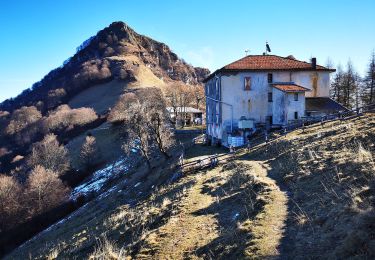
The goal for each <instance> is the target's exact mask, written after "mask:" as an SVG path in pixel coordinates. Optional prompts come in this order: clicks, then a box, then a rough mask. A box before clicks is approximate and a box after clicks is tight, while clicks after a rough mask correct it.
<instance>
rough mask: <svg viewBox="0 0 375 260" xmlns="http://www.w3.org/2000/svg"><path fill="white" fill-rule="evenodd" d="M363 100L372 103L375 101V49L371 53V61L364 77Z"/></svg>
mask: <svg viewBox="0 0 375 260" xmlns="http://www.w3.org/2000/svg"><path fill="white" fill-rule="evenodd" d="M362 99H363V102H364V103H365V104H372V103H374V102H375V51H373V52H372V54H371V59H370V63H369V65H368V69H367V73H366V76H365V78H364V91H363V97H362Z"/></svg>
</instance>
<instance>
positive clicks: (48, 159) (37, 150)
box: [28, 134, 70, 174]
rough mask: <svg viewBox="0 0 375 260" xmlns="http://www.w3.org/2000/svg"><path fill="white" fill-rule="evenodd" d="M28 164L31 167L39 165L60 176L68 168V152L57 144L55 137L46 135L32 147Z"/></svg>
mask: <svg viewBox="0 0 375 260" xmlns="http://www.w3.org/2000/svg"><path fill="white" fill-rule="evenodd" d="M28 164H29V166H31V167H36V166H37V165H41V166H43V167H44V168H46V169H48V170H51V171H53V172H56V173H57V174H62V173H64V172H66V171H67V170H68V169H69V168H70V160H69V155H68V150H67V149H66V148H65V147H64V146H63V145H60V144H59V141H58V140H57V138H56V135H54V134H48V135H46V136H45V137H44V139H43V140H42V141H41V142H38V143H35V144H34V145H33V147H32V151H31V155H30V158H29V160H28Z"/></svg>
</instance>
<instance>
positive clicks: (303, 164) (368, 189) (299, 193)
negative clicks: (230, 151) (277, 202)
mask: <svg viewBox="0 0 375 260" xmlns="http://www.w3.org/2000/svg"><path fill="white" fill-rule="evenodd" d="M374 127H375V116H374V115H372V114H368V115H365V116H364V117H362V118H360V119H352V120H349V121H342V122H340V121H336V122H331V123H328V124H325V125H324V126H321V125H320V124H316V125H313V126H310V127H308V128H307V129H306V130H305V131H304V132H302V131H301V130H297V131H295V132H293V133H291V134H288V135H287V136H286V137H284V138H282V139H280V140H278V141H277V142H275V143H274V144H272V146H271V147H268V148H265V147H260V148H258V149H254V152H253V153H252V155H251V156H249V157H248V158H249V159H257V160H259V159H261V160H266V161H267V163H268V164H269V165H270V170H269V174H270V175H271V176H272V177H274V178H275V179H276V180H277V181H278V183H279V185H281V186H282V187H283V189H284V190H286V191H287V192H288V194H289V203H288V216H287V219H288V220H287V223H286V230H285V237H284V238H283V240H282V241H281V252H282V253H281V256H282V257H285V258H340V259H342V258H348V257H361V258H372V257H375V255H374V252H373V250H372V248H373V247H372V245H373V243H374V241H375V240H374V236H373V235H372V234H373V233H374V230H375V229H374V224H375V222H372V221H373V219H372V220H371V218H366V219H367V221H364V220H363V218H364V216H365V215H366V216H368V215H369V214H370V213H371V214H374V201H375V200H374V199H375V196H374V194H375V189H374V185H373V183H374V181H375V180H374V178H375V168H374V162H373V154H374V151H375V147H374V143H375V135H374V134H373V130H374ZM364 222H365V223H366V224H364ZM359 238H361V239H359ZM362 238H363V239H362Z"/></svg>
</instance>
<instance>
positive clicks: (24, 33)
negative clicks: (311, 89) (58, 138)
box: [0, 0, 375, 101]
mask: <svg viewBox="0 0 375 260" xmlns="http://www.w3.org/2000/svg"><path fill="white" fill-rule="evenodd" d="M119 20H121V21H124V22H126V23H127V24H129V25H130V26H131V27H132V28H133V29H135V30H136V31H137V32H139V33H141V34H144V35H147V36H150V37H152V38H154V39H156V40H158V41H162V42H164V43H166V44H168V45H169V46H170V47H171V49H172V50H174V51H175V52H176V53H177V54H178V55H179V56H180V57H182V58H183V59H185V60H186V61H187V62H189V63H191V64H193V65H194V66H203V67H208V68H209V69H211V70H215V69H217V68H220V67H222V66H224V65H226V64H227V63H230V62H232V61H234V60H236V59H239V58H241V57H242V56H244V55H245V52H244V51H245V49H250V54H261V53H262V52H263V51H264V45H265V42H266V41H268V42H269V44H270V46H271V49H272V54H276V55H281V56H287V55H289V54H293V55H294V56H295V57H296V58H297V59H301V60H308V59H309V58H310V57H312V56H314V57H317V59H318V63H320V64H323V65H324V64H325V63H326V60H327V58H328V57H330V58H331V60H332V61H333V62H334V64H336V65H337V64H338V63H341V64H343V65H345V64H346V63H347V61H348V59H349V58H350V59H351V61H352V62H353V64H354V66H355V68H356V69H357V71H358V72H360V73H361V74H363V73H364V71H365V69H366V65H367V63H368V60H369V57H370V54H371V52H372V50H373V49H374V48H375V33H374V28H375V1H372V0H367V1H366V0H361V1H357V0H351V1H350V0H341V1H333V0H332V1H329V0H325V1H323V0H317V1H308V0H305V1H303V0H299V1H297V0H285V1H277V0H265V1H260V0H258V1H251V0H247V1H246V0H244V1H239V0H238V1H235V0H232V1H229V0H227V1H220V0H216V1H213V0H211V1H210V0H207V1H203V0H200V1H199V0H190V1H188V0H186V1H169V0H166V1H163V0H155V1H153V0H149V1H146V0H143V1H141V0H139V1H136V0H133V1H125V0H122V1H120V0H113V1H111V0H106V1H104V0H102V1H99V0H79V1H78V0H77V1H74V0H50V1H47V0H34V1H26V0H24V1H21V0H8V1H7V0H0V101H2V100H4V99H6V98H9V97H13V96H16V95H17V94H19V93H20V92H21V91H22V90H23V89H26V88H28V87H30V86H31V85H32V84H33V83H34V82H36V81H38V80H40V79H41V78H42V77H43V76H44V75H45V74H47V73H48V72H49V71H50V70H52V69H53V68H56V67H58V66H60V65H61V64H62V63H63V61H64V60H66V59H67V58H69V57H70V56H72V55H73V54H74V53H75V49H76V47H77V46H79V45H80V44H81V43H82V42H83V41H84V40H86V39H87V38H89V37H90V36H92V35H95V34H96V32H97V31H99V30H101V29H102V28H104V27H106V26H108V25H109V24H110V23H111V22H113V21H119Z"/></svg>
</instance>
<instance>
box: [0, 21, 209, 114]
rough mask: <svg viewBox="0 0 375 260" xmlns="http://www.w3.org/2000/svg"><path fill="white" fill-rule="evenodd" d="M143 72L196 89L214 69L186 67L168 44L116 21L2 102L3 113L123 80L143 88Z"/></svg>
mask: <svg viewBox="0 0 375 260" xmlns="http://www.w3.org/2000/svg"><path fill="white" fill-rule="evenodd" d="M150 72H151V73H150ZM143 74H146V75H149V77H153V78H155V79H153V80H151V83H154V82H155V81H156V82H158V80H157V79H159V80H160V84H163V83H166V84H167V83H170V82H181V83H184V84H189V85H195V84H200V83H201V82H202V81H203V79H204V78H205V77H206V76H207V75H208V74H209V70H208V69H205V68H200V67H193V66H192V65H189V64H187V63H186V62H185V61H184V60H183V59H181V58H179V57H178V56H177V54H175V53H174V52H173V51H172V50H171V49H170V47H169V46H168V45H166V44H164V43H162V42H159V41H156V40H153V39H152V38H150V37H148V36H144V35H141V34H138V33H137V32H136V31H135V30H133V29H132V28H130V27H129V26H128V25H127V24H126V23H124V22H113V23H111V24H110V25H109V26H107V27H106V28H104V29H102V30H100V31H99V32H98V33H97V34H96V35H95V36H92V37H90V38H89V39H88V40H86V41H84V42H83V43H82V44H81V45H80V46H79V47H78V48H77V52H76V53H75V54H74V55H73V56H72V57H70V58H69V59H67V60H66V61H65V62H64V64H63V65H62V66H61V67H59V68H56V69H53V70H51V71H50V72H49V73H48V74H47V75H46V76H45V77H44V78H42V79H41V80H40V81H38V82H36V83H34V84H33V86H32V87H31V88H29V89H25V90H24V91H23V92H22V93H21V94H19V95H18V96H17V97H15V98H11V99H7V100H5V101H3V102H2V103H0V110H5V111H9V112H11V111H14V110H15V109H18V108H20V107H22V106H32V105H34V106H37V107H38V109H40V110H41V111H42V112H46V111H48V110H50V109H53V108H55V107H57V106H58V105H60V104H62V103H67V102H69V100H70V99H71V98H72V97H74V96H75V95H77V94H78V93H80V92H81V91H83V90H85V89H88V88H90V87H92V86H93V85H96V84H101V83H108V82H110V81H112V80H121V81H125V82H127V83H136V82H138V85H142V80H143V78H142V76H141V75H143ZM152 74H153V75H152ZM156 78H157V79H156Z"/></svg>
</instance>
